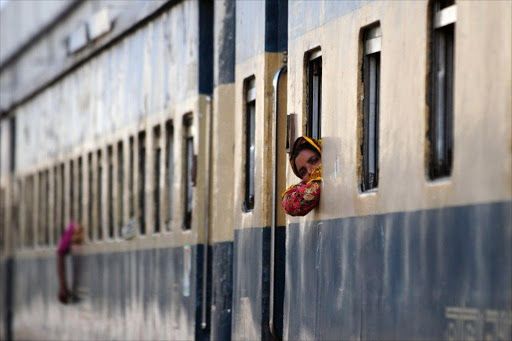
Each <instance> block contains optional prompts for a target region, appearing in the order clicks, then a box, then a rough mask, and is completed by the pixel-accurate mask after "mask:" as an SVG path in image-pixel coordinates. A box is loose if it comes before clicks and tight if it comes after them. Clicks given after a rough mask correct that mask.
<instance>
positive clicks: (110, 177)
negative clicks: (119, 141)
mask: <svg viewBox="0 0 512 341" xmlns="http://www.w3.org/2000/svg"><path fill="white" fill-rule="evenodd" d="M113 154H114V149H113V147H112V145H110V146H108V147H107V167H108V173H107V207H108V237H109V238H110V239H114V155H113Z"/></svg>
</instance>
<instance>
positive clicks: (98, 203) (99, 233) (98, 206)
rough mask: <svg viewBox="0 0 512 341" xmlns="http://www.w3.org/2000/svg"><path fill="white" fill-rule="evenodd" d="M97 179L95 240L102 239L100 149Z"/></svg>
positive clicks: (99, 151) (101, 168)
mask: <svg viewBox="0 0 512 341" xmlns="http://www.w3.org/2000/svg"><path fill="white" fill-rule="evenodd" d="M96 155H97V163H96V167H97V176H98V177H97V179H96V186H97V187H96V209H97V216H96V233H97V235H96V237H97V238H96V239H97V240H102V239H103V160H102V153H101V149H100V150H98V151H97V154H96Z"/></svg>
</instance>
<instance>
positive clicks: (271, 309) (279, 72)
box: [268, 65, 287, 337]
mask: <svg viewBox="0 0 512 341" xmlns="http://www.w3.org/2000/svg"><path fill="white" fill-rule="evenodd" d="M286 71H287V70H286V65H284V66H282V67H281V68H280V69H279V70H277V72H276V73H275V75H274V79H273V81H272V84H273V87H274V155H273V162H274V167H273V168H272V225H271V228H270V300H269V301H270V302H269V320H268V321H269V328H270V332H271V333H272V335H273V336H274V337H277V335H276V331H275V324H274V280H275V279H274V270H275V246H276V239H275V234H276V223H277V212H276V206H277V205H276V200H277V147H278V145H277V129H278V125H277V118H278V116H279V115H278V99H279V97H278V95H279V91H278V87H279V79H280V78H281V75H282V74H283V73H285V72H286Z"/></svg>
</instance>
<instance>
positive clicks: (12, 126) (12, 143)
mask: <svg viewBox="0 0 512 341" xmlns="http://www.w3.org/2000/svg"><path fill="white" fill-rule="evenodd" d="M9 129H10V134H9V136H10V146H11V148H10V160H9V161H10V166H9V167H10V168H9V170H10V171H11V173H13V174H14V170H15V169H16V117H15V116H12V117H11V118H10V120H9Z"/></svg>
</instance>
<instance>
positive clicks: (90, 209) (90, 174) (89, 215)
mask: <svg viewBox="0 0 512 341" xmlns="http://www.w3.org/2000/svg"><path fill="white" fill-rule="evenodd" d="M87 168H88V172H87V173H88V175H87V189H88V191H89V198H88V199H89V200H87V222H88V224H89V225H88V226H87V235H88V238H89V241H92V240H93V226H94V222H93V203H94V175H93V174H94V168H93V164H92V153H89V154H88V155H87Z"/></svg>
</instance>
